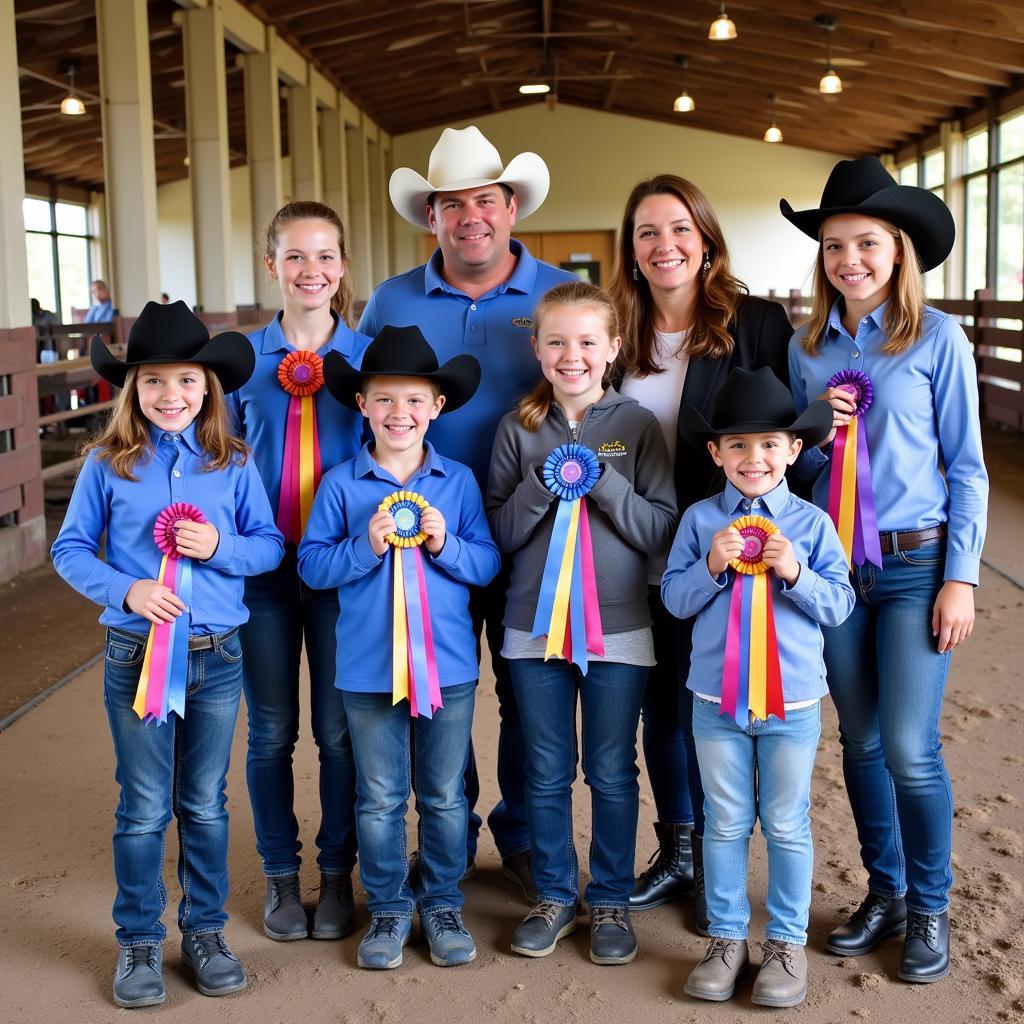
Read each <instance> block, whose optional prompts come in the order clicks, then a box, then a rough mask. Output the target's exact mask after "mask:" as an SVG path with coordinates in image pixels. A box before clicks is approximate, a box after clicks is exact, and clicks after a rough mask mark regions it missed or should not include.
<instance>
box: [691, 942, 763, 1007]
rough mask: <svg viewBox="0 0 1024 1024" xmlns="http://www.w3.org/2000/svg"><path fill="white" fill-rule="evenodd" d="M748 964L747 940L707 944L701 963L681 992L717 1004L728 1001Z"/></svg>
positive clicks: (695, 968)
mask: <svg viewBox="0 0 1024 1024" xmlns="http://www.w3.org/2000/svg"><path fill="white" fill-rule="evenodd" d="M749 962H750V954H749V952H748V951H747V942H746V939H718V938H714V939H712V940H711V941H710V942H709V943H708V948H707V951H706V952H705V954H704V959H703V960H701V962H700V963H699V964H697V966H696V967H694V969H693V970H692V971H690V976H689V977H688V978H687V979H686V984H685V985H684V986H683V991H684V992H685V993H686V994H687V995H689V996H693V997H694V998H696V999H710V1000H711V1001H712V1002H716V1003H720V1002H722V1001H723V1000H725V999H731V998H732V994H733V992H735V991H736V982H737V980H738V979H739V977H740V975H741V974H742V973H743V972H744V971H745V970H746V967H747V964H748V963H749Z"/></svg>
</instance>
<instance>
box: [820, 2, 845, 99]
mask: <svg viewBox="0 0 1024 1024" xmlns="http://www.w3.org/2000/svg"><path fill="white" fill-rule="evenodd" d="M814 23H815V25H817V26H818V28H820V29H821V31H822V32H824V33H825V74H823V75H822V76H821V81H820V82H819V83H818V92H820V93H822V94H823V95H825V96H836V95H838V94H839V93H841V92H842V91H843V80H842V79H841V78H840V77H839V75H838V74H837V73H836V69H835V68H834V67H832V33H833V32H835V30H836V25H838V24H839V22H838V20H837V19H836V17H835V16H834V15H832V14H819V15H818V16H817V17H816V18H815V19H814Z"/></svg>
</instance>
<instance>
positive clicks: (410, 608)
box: [379, 491, 444, 718]
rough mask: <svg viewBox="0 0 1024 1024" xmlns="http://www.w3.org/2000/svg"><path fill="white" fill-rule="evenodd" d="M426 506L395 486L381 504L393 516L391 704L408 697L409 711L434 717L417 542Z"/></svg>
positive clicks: (436, 703)
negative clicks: (395, 488)
mask: <svg viewBox="0 0 1024 1024" xmlns="http://www.w3.org/2000/svg"><path fill="white" fill-rule="evenodd" d="M429 507H430V506H429V505H428V503H427V502H426V500H425V499H423V498H422V497H420V495H418V494H415V493H414V492H412V491H395V493H394V494H389V495H388V496H387V497H386V498H385V499H384V500H383V501H382V502H381V503H380V505H379V508H380V510H381V511H382V512H390V513H391V515H392V517H393V518H394V520H395V532H394V533H389V534H388V535H387V537H386V538H385V540H387V542H388V543H389V544H390V545H391V547H392V549H393V550H392V556H393V557H392V572H393V590H392V598H391V602H392V612H393V615H392V620H391V651H392V654H391V705H392V707H393V706H394V705H395V704H397V703H398V702H399V701H400V700H403V699H408V701H409V714H410V715H411V716H412V717H413V718H418V717H419V716H420V715H423V716H424V717H425V718H433V717H434V712H435V711H437V709H438V708H441V707H444V704H443V703H442V702H441V684H440V682H439V681H438V676H437V657H436V655H435V653H434V632H433V629H432V628H431V625H430V605H429V603H428V601H427V579H426V575H425V574H424V571H423V556H422V555H421V554H420V545H421V544H422V543H423V542H424V541H425V540H426V539H427V535H426V534H425V533H424V532H423V530H422V529H421V527H420V517H421V516H422V514H423V512H424V511H425V510H426V509H427V508H429Z"/></svg>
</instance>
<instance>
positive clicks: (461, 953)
mask: <svg viewBox="0 0 1024 1024" xmlns="http://www.w3.org/2000/svg"><path fill="white" fill-rule="evenodd" d="M420 928H421V929H422V930H423V934H424V935H425V936H426V939H427V945H429V946H430V959H431V960H432V961H433V962H434V963H435V964H437V966H438V967H458V966H459V965H460V964H468V963H470V962H471V961H473V960H475V959H476V943H475V942H474V941H473V936H472V935H470V934H469V932H468V931H466V926H465V925H464V924H463V923H462V915H461V914H460V913H459V912H458V911H457V910H455V909H453V908H451V907H442V908H440V909H437V910H428V911H426V912H424V911H422V910H421V911H420Z"/></svg>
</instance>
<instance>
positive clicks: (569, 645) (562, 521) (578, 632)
mask: <svg viewBox="0 0 1024 1024" xmlns="http://www.w3.org/2000/svg"><path fill="white" fill-rule="evenodd" d="M543 475H544V485H545V486H546V487H547V488H548V490H549V491H551V492H552V493H553V494H555V495H557V496H558V499H559V501H558V508H557V509H556V511H555V524H554V527H553V528H552V530H551V540H550V541H549V542H548V553H547V558H546V559H545V562H544V573H543V575H542V576H541V581H540V592H539V594H538V595H537V612H536V614H535V616H534V619H533V631H532V635H533V636H534V637H541V636H546V637H547V647H546V649H545V651H544V660H545V661H547V660H548V658H564V659H565V660H566V661H568V662H571V663H572V664H573V665H576V666H578V667H579V669H580V671H581V672H582V673H583V674H584V675H586V674H587V667H588V665H587V655H588V653H589V654H600V655H603V654H604V635H603V632H602V627H601V607H600V605H599V603H598V597H597V576H596V574H595V572H594V549H593V546H592V545H591V541H590V521H589V520H588V518H587V503H586V501H585V500H584V497H585V496H586V494H587V493H588V492H589V491H590V489H591V488H592V487H593V486H594V484H596V483H597V481H598V478H599V477H600V475H601V467H600V464H599V463H598V461H597V456H596V455H595V454H594V453H593V452H592V451H591V450H590V449H589V448H584V447H583V445H580V444H575V443H573V444H563V445H560V446H559V447H558V448H556V449H555V450H554V451H553V452H552V453H551V454H550V455H549V456H548V457H547V459H546V460H545V461H544V468H543Z"/></svg>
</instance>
